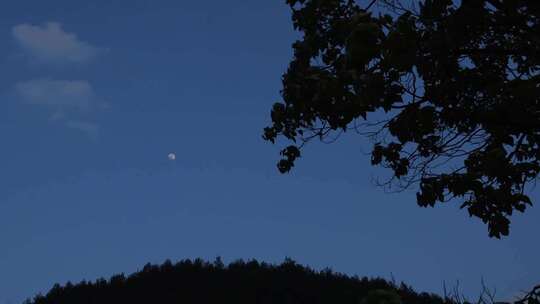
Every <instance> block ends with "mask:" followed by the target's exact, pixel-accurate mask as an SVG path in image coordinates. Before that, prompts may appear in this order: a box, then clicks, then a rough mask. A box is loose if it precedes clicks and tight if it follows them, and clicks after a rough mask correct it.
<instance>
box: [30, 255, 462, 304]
mask: <svg viewBox="0 0 540 304" xmlns="http://www.w3.org/2000/svg"><path fill="white" fill-rule="evenodd" d="M400 298H401V299H402V300H403V303H407V304H444V303H445V302H444V300H443V299H442V298H441V297H439V296H437V295H434V294H428V293H417V292H415V291H414V290H413V289H412V288H410V287H408V286H407V285H405V284H403V283H402V284H401V285H400V286H396V285H395V284H394V283H391V282H388V281H386V280H383V279H380V278H373V279H368V278H365V277H364V278H358V277H349V276H346V275H343V274H339V273H335V272H332V271H331V270H328V269H327V270H324V271H315V270H312V269H310V268H308V267H304V266H302V265H299V264H297V263H296V262H294V261H292V260H290V259H286V260H285V261H284V262H283V263H282V264H280V265H270V264H266V263H260V262H258V261H256V260H252V261H248V262H245V261H242V260H239V261H236V262H233V263H231V264H229V265H227V266H225V265H224V264H223V263H222V262H221V260H216V261H215V262H214V263H208V262H204V261H202V260H200V259H197V260H195V261H191V260H184V261H180V262H178V263H176V264H172V263H171V262H170V261H167V262H165V263H164V264H162V265H150V264H147V265H146V266H145V267H144V268H143V269H142V270H141V271H139V272H136V273H134V274H131V275H129V276H127V277H126V276H124V275H115V276H113V277H111V278H110V279H108V280H105V279H98V280H96V281H95V282H86V281H83V282H81V283H79V284H75V285H73V284H71V283H68V284H66V285H65V286H61V285H59V284H56V285H54V287H53V288H52V289H51V290H50V291H49V292H48V293H47V294H45V295H37V296H36V297H34V298H33V299H28V300H26V301H25V304H74V303H77V304H90V303H100V304H107V303H115V304H116V303H132V304H136V303H145V304H146V303H186V304H189V303H197V304H204V303H238V304H242V303H246V304H252V303H290V304H296V303H306V304H308V303H309V304H317V303H331V304H335V303H342V304H347V303H350V304H359V303H367V304H384V303H386V304H394V303H398V304H399V303H400V302H399V299H400ZM377 299H380V301H378V300H377ZM448 304H454V303H448Z"/></svg>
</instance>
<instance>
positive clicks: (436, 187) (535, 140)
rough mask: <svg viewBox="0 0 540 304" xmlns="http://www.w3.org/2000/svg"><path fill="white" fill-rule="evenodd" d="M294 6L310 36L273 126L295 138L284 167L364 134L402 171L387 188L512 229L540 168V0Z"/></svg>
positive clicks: (298, 24)
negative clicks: (315, 146) (377, 10)
mask: <svg viewBox="0 0 540 304" xmlns="http://www.w3.org/2000/svg"><path fill="white" fill-rule="evenodd" d="M403 2H406V3H412V1H411V2H409V1H403ZM414 2H415V3H416V1H414ZM287 3H288V4H289V5H290V6H291V8H292V10H293V22H294V26H295V28H296V29H297V30H299V31H301V32H302V33H303V37H302V39H301V40H298V41H296V42H295V43H294V44H293V49H294V58H293V60H292V61H291V63H290V65H289V68H288V70H287V72H286V73H285V74H284V76H283V90H282V97H283V102H279V103H276V104H274V106H273V108H272V112H271V118H272V125H271V126H269V127H267V128H265V130H264V136H263V137H264V138H265V139H266V140H268V141H271V142H273V143H274V142H275V140H276V139H277V138H278V137H280V136H282V137H284V138H286V139H288V140H292V141H294V143H295V144H294V145H291V146H288V147H286V148H285V149H284V150H283V151H282V155H283V159H282V160H281V161H279V163H278V168H279V170H280V171H281V172H282V173H285V172H288V171H289V170H290V169H291V167H292V166H293V165H294V162H295V160H297V159H298V158H299V157H300V152H301V151H300V150H301V148H302V146H304V144H305V143H307V142H309V141H310V140H312V139H320V140H322V141H325V140H328V139H332V140H333V139H334V138H336V137H337V136H339V134H340V133H342V132H347V131H357V132H359V133H361V134H364V135H367V136H368V137H370V138H371V139H372V140H373V143H374V146H373V150H372V158H371V162H372V164H373V165H383V166H385V167H387V168H389V169H390V170H391V171H390V172H392V177H391V178H390V179H389V180H388V181H387V182H385V183H383V184H384V185H387V186H392V187H394V189H395V187H397V189H398V190H399V189H404V188H407V187H410V186H411V185H414V186H418V188H419V191H418V193H417V202H418V204H419V205H420V206H423V207H427V206H434V205H435V204H436V203H437V202H446V201H448V200H452V199H454V198H457V200H459V201H461V208H467V210H468V212H469V215H470V216H475V217H478V218H480V219H481V220H482V221H483V222H484V223H485V224H487V226H488V230H489V235H490V236H491V237H497V238H499V237H501V235H508V233H509V224H510V219H509V218H510V216H511V215H512V213H513V212H514V211H516V210H517V211H520V212H523V211H524V210H525V209H526V207H527V206H528V205H532V202H531V199H530V198H529V197H528V196H527V195H526V187H527V186H528V185H531V183H533V182H534V181H535V180H536V179H537V178H538V174H539V172H540V1H531V0H463V1H452V0H423V1H420V2H419V3H418V5H417V6H411V7H406V6H404V5H403V4H402V3H401V2H400V1H399V0H379V1H377V0H373V1H371V3H370V7H374V6H373V4H374V3H376V4H381V5H385V7H386V9H383V11H386V12H388V14H380V15H378V16H374V14H372V13H371V12H369V11H368V10H366V9H362V8H361V7H360V6H359V5H358V4H357V3H356V2H355V1H353V0H326V1H323V0H288V1H287ZM457 3H459V4H457Z"/></svg>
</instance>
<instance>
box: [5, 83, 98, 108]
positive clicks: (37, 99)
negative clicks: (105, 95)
mask: <svg viewBox="0 0 540 304" xmlns="http://www.w3.org/2000/svg"><path fill="white" fill-rule="evenodd" d="M15 91H16V93H17V95H18V96H19V97H20V99H21V101H23V102H24V103H28V104H35V105H45V106H49V107H53V108H55V109H56V110H64V109H79V110H85V109H88V108H89V107H90V106H91V103H92V102H93V101H94V100H95V94H94V89H93V88H92V85H91V84H90V83H89V82H88V81H86V80H50V79H34V80H30V81H25V82H19V83H17V84H16V85H15Z"/></svg>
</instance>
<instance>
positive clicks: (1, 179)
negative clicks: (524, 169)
mask: <svg viewBox="0 0 540 304" xmlns="http://www.w3.org/2000/svg"><path fill="white" fill-rule="evenodd" d="M295 37H297V34H296V33H294V32H293V30H292V25H291V22H290V13H289V9H288V7H287V6H286V5H285V4H284V1H247V0H245V1H240V0H237V1H213V2H202V1H176V0H175V1H165V0H162V1H140V0H132V1H129V4H128V2H126V1H86V2H84V1H67V0H62V1H60V0H59V1H37V0H36V1H24V0H19V1H7V2H6V3H3V5H2V10H1V11H0V43H1V45H2V46H3V47H2V48H0V62H1V63H2V72H1V73H0V98H1V103H0V104H1V106H2V109H1V111H0V139H1V142H2V145H1V147H2V148H1V149H0V163H1V165H0V168H1V171H0V185H1V188H0V303H2V304H3V303H19V302H21V301H22V300H23V299H24V298H26V297H29V296H32V295H34V294H35V293H37V292H46V291H47V290H48V289H49V288H50V287H51V286H52V284H53V283H55V282H60V283H65V282H66V281H68V280H71V281H73V282H78V281H79V280H81V279H95V278H98V277H100V276H109V275H111V274H113V273H119V272H125V273H131V272H134V271H136V270H138V269H140V268H142V266H143V265H144V264H145V263H147V262H153V263H161V262H163V261H164V260H165V259H171V260H178V259H183V258H196V257H203V258H206V259H214V258H215V257H216V256H221V257H223V259H224V260H225V261H231V260H234V259H237V258H244V259H249V258H257V259H260V260H265V261H269V262H280V261H282V260H283V259H284V258H285V257H291V258H293V259H295V260H296V261H298V262H299V263H302V264H308V265H310V266H312V267H314V268H323V267H326V266H329V267H331V268H333V269H334V270H337V271H341V272H345V273H348V274H358V275H360V276H364V275H365V276H382V277H387V278H389V277H390V276H391V274H392V275H393V276H394V277H395V278H396V279H397V280H398V281H402V280H403V281H405V282H406V283H408V284H411V285H412V286H413V287H414V288H416V289H418V290H425V291H432V292H438V293H440V292H441V290H442V282H443V280H446V282H447V285H450V286H453V285H454V284H455V282H456V280H460V286H462V288H463V291H464V292H465V293H466V294H467V295H470V296H472V295H477V294H478V292H479V291H480V280H481V278H482V277H483V278H484V280H485V281H486V282H487V284H488V286H490V287H496V288H497V290H498V293H497V294H498V295H499V296H501V297H502V298H505V297H509V296H511V295H514V294H516V292H518V291H519V290H525V289H528V288H530V287H532V286H533V284H534V283H538V282H540V276H539V275H538V274H539V273H540V263H538V260H537V257H538V256H540V245H539V242H537V241H536V242H535V241H534V238H535V237H537V232H538V231H540V223H539V221H538V219H539V217H540V210H539V209H538V208H537V207H536V208H532V209H530V210H528V212H527V213H525V214H524V215H518V216H514V218H513V225H512V235H511V237H509V238H506V239H504V240H495V239H489V238H488V237H487V231H486V227H485V226H484V225H483V224H481V223H480V222H479V221H478V220H476V219H470V218H468V215H467V213H466V211H464V210H459V209H458V204H457V203H450V204H448V205H446V206H439V207H437V208H435V209H420V208H419V207H417V206H416V203H415V198H414V191H410V192H404V193H399V194H387V193H384V191H382V190H381V189H378V188H376V187H375V186H373V184H372V183H371V182H370V179H371V177H372V176H377V174H380V173H381V171H378V170H377V169H374V168H372V167H371V166H370V165H369V158H368V157H367V156H366V155H365V152H367V151H369V149H370V146H369V144H368V143H366V141H364V140H361V139H359V138H358V137H355V136H350V137H344V138H343V139H342V140H341V141H340V142H338V143H336V144H334V145H324V144H314V145H312V146H310V147H308V149H307V150H306V151H305V157H303V158H302V159H301V160H300V161H299V162H298V164H297V167H296V168H295V170H294V172H293V173H292V174H289V175H280V174H278V173H277V170H276V168H275V161H276V160H277V159H278V148H279V147H274V146H272V145H270V144H267V143H265V142H264V141H263V140H262V139H261V133H262V132H261V130H262V128H263V127H264V126H265V125H267V124H268V123H269V109H270V107H271V105H272V103H273V102H275V101H277V100H279V98H280V97H279V90H280V78H281V75H282V73H283V72H284V70H285V68H286V66H287V64H288V62H289V60H290V58H291V48H290V44H291V43H292V42H293V41H294V39H295ZM169 152H175V153H176V155H177V159H176V161H169V160H167V154H168V153H169ZM532 195H533V199H534V200H535V201H538V198H539V191H538V190H535V191H534V192H533V193H532ZM534 232H536V233H534Z"/></svg>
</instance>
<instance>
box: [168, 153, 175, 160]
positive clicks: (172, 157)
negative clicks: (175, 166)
mask: <svg viewBox="0 0 540 304" xmlns="http://www.w3.org/2000/svg"><path fill="white" fill-rule="evenodd" d="M167 158H168V159H169V160H176V154H174V153H169V155H167Z"/></svg>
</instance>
